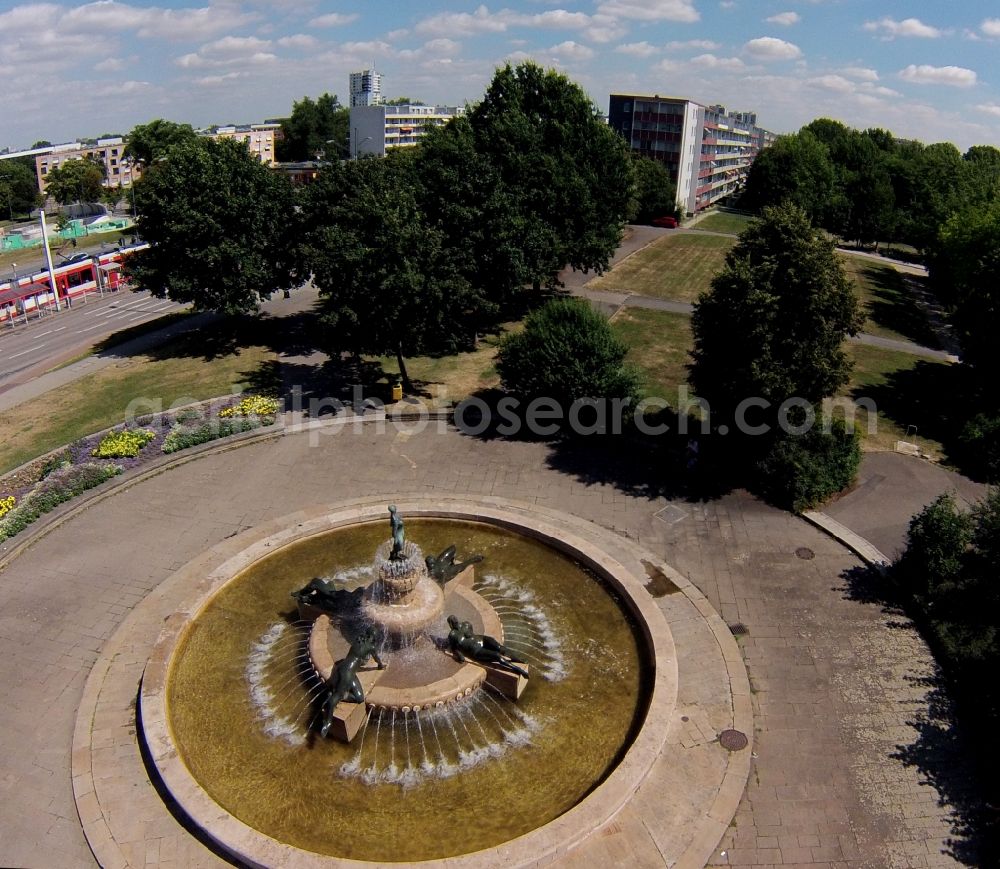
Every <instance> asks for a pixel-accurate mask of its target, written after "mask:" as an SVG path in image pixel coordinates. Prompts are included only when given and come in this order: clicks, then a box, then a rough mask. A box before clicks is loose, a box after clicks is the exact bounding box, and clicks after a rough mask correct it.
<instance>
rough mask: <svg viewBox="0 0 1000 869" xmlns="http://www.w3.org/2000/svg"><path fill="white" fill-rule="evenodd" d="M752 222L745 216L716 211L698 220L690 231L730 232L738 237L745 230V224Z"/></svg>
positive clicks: (750, 218)
mask: <svg viewBox="0 0 1000 869" xmlns="http://www.w3.org/2000/svg"><path fill="white" fill-rule="evenodd" d="M751 220H753V218H752V217H750V216H749V215H747V214H729V213H728V212H725V211H717V212H716V213H715V214H710V215H709V216H708V217H705V218H703V219H702V220H699V221H698V222H697V223H696V224H695V225H694V226H692V227H691V228H692V229H704V230H705V231H707V232H731V233H734V234H735V235H739V234H740V233H741V232H743V230H744V229H746V228H747V224H748V223H749V222H750V221H751Z"/></svg>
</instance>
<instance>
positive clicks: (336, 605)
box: [292, 506, 528, 742]
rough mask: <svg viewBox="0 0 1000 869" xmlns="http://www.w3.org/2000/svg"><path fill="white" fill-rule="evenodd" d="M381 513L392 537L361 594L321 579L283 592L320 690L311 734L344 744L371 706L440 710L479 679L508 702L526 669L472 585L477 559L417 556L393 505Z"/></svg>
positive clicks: (447, 553)
mask: <svg viewBox="0 0 1000 869" xmlns="http://www.w3.org/2000/svg"><path fill="white" fill-rule="evenodd" d="M389 514H390V517H391V520H390V521H391V527H392V537H391V539H389V540H387V541H385V542H383V543H382V544H381V545H380V546H379V548H378V550H377V551H376V553H375V563H374V569H373V571H372V573H373V575H374V577H375V580H374V581H373V582H372V583H371V584H369V585H367V586H362V587H361V588H360V589H358V590H357V591H360V592H361V594H360V595H358V594H357V593H355V594H351V595H338V594H337V589H336V587H335V586H332V585H331V584H330V583H328V582H326V581H324V580H322V579H313V580H312V581H311V582H310V583H309V585H307V586H306V587H305V588H303V589H300V590H299V591H296V592H293V593H292V597H294V598H295V599H296V601H297V602H298V608H299V616H300V619H301V620H302V621H304V622H309V621H312V626H311V628H309V641H308V644H307V647H308V653H309V654H308V659H309V662H310V663H311V665H312V667H313V670H314V671H315V673H316V676H317V677H318V679H319V680H320V681H321V682H322V683H323V685H324V686H325V687H324V689H323V691H322V692H321V694H322V697H323V699H322V707H323V714H322V724H321V725H320V732H321V734H322V735H323V736H324V737H326V736H332V737H333V738H335V739H338V740H340V741H341V742H351V741H352V740H353V739H354V738H355V737H356V736H357V734H358V732H359V731H360V730H361V728H362V726H363V725H364V724H365V723H366V722H367V721H368V720H369V716H370V715H371V714H372V712H373V711H377V712H379V713H380V714H381V713H382V712H383V711H388V712H390V713H391V714H392V715H396V714H402V715H403V716H406V715H409V714H410V713H411V712H412V713H414V715H416V714H418V713H420V712H421V711H422V710H429V709H441V708H443V707H444V706H445V705H446V704H449V703H458V702H461V701H463V700H466V699H467V698H469V697H470V696H471V695H472V694H473V693H474V692H476V691H478V690H479V689H480V688H481V687H482V686H483V685H484V684H485V685H487V686H489V687H491V688H492V689H494V691H495V692H496V693H497V694H499V695H502V696H503V697H507V698H509V699H511V700H517V699H518V698H519V697H520V696H521V694H522V693H523V691H524V689H525V687H526V686H527V683H528V665H527V664H526V663H525V661H524V659H523V658H522V657H519V655H518V653H517V652H515V651H512V650H510V649H508V648H507V647H506V646H504V645H503V642H502V639H503V624H502V622H501V620H500V617H499V616H498V614H497V612H496V611H495V609H494V608H493V606H491V604H490V603H489V602H488V601H487V600H486V599H485V598H484V597H483V596H482V595H480V594H479V593H478V592H476V591H475V590H474V585H475V573H474V570H475V568H474V566H473V565H474V564H477V563H479V562H480V561H482V556H475V557H473V558H471V559H469V560H468V561H467V562H465V563H462V562H459V563H458V564H456V563H455V556H456V551H457V550H456V547H455V546H454V545H451V546H449V547H448V548H447V549H445V550H444V552H442V553H441V555H440V556H437V557H434V556H428V558H427V559H424V557H423V553H422V552H421V551H420V548H419V547H418V546H417V545H416V544H415V543H413V542H412V541H409V540H406V539H405V533H404V531H403V519H402V517H401V516H400V514H399V512H398V511H397V509H396V507H395V506H390V507H389ZM431 569H433V570H434V572H435V576H433V577H432V576H431V573H430V570H431ZM446 611H447V612H448V613H449V615H448V617H447V620H446V621H447V628H444V629H442V627H441V623H442V621H443V614H444V612H446ZM497 637H500V639H497ZM380 652H381V654H380ZM526 654H527V653H526ZM370 658H371V659H373V660H374V662H375V665H376V666H375V668H373V667H372V666H371V665H370V664H369V663H368V660H369V659H370Z"/></svg>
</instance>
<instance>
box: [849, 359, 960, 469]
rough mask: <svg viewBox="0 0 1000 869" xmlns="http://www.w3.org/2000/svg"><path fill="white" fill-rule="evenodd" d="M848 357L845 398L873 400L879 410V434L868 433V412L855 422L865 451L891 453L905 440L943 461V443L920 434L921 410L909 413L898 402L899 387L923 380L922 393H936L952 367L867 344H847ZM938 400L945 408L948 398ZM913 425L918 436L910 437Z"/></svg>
mask: <svg viewBox="0 0 1000 869" xmlns="http://www.w3.org/2000/svg"><path fill="white" fill-rule="evenodd" d="M847 353H848V356H850V358H851V359H852V360H853V362H854V372H853V374H852V376H851V382H850V383H849V384H848V385H847V386H846V387H845V388H844V390H843V391H842V394H843V395H846V396H850V397H852V398H853V399H855V400H858V399H861V398H870V399H871V400H872V401H874V402H875V405H876V407H877V408H878V412H877V419H876V425H877V431H876V432H874V433H869V432H868V424H869V414H868V411H867V410H864V409H859V410H858V411H857V416H856V421H857V423H858V425H859V426H860V427H861V430H862V432H863V433H864V437H865V447H866V448H867V449H870V450H892V449H894V447H895V443H896V441H898V440H904V441H909V442H910V443H915V444H918V445H919V446H920V448H921V450H923V451H924V452H925V453H927V454H928V455H931V456H934V457H935V458H941V457H942V456H943V454H944V448H943V447H942V445H941V443H940V442H939V441H937V440H934V439H932V438H929V437H924V436H922V435H921V434H920V430H921V428H922V426H921V425H920V423H921V414H922V410H921V409H920V408H919V407H918V406H916V405H913V406H912V413H911V412H910V411H909V410H908V409H907V402H905V401H899V393H900V390H899V389H898V388H897V384H898V383H899V382H900V381H901V380H902V381H906V382H913V384H914V385H915V386H919V385H918V381H920V380H922V381H923V384H924V386H923V391H924V392H930V391H933V390H934V386H933V383H934V381H935V380H940V377H938V376H937V375H945V374H947V371H948V369H950V364H949V363H947V362H937V361H934V360H929V359H924V358H922V357H919V356H913V355H912V354H910V353H903V352H901V351H899V350H886V349H883V348H881V347H870V346H868V345H867V344H848V345H847ZM924 398H929V396H924ZM887 400H888V403H887ZM936 400H939V401H941V402H943V403H945V404H946V403H947V401H948V399H947V396H940V397H938V398H937V399H936ZM910 424H914V425H917V432H916V433H915V434H914V433H913V432H910V433H909V434H907V430H906V429H907V426H908V425H910Z"/></svg>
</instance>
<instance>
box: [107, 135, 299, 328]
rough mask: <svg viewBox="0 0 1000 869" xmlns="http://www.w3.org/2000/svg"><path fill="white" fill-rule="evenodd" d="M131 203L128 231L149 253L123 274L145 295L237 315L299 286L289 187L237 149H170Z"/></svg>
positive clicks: (227, 145)
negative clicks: (133, 222)
mask: <svg viewBox="0 0 1000 869" xmlns="http://www.w3.org/2000/svg"><path fill="white" fill-rule="evenodd" d="M135 195H136V206H137V211H138V224H137V229H138V232H139V234H140V235H141V236H142V237H143V238H144V239H145V240H146V241H148V242H149V244H150V246H149V248H148V249H145V250H142V251H139V252H137V253H135V254H133V255H131V256H130V257H129V258H128V259H127V260H126V262H125V270H126V272H127V273H128V274H129V276H130V278H131V279H132V280H134V281H135V282H136V283H137V284H138V285H139V286H142V287H145V288H147V289H148V290H150V292H151V293H152V294H153V295H154V296H158V297H159V298H166V297H168V296H169V298H171V299H172V300H174V301H176V302H191V303H192V304H193V305H194V307H195V308H196V309H198V310H217V311H224V312H226V313H236V312H246V311H255V310H257V308H258V305H259V303H260V300H261V299H265V298H268V297H270V295H271V293H272V292H274V291H276V290H281V289H287V288H290V287H292V286H295V285H296V284H298V283H299V282H300V279H299V274H298V270H297V268H296V259H295V242H296V239H297V235H298V226H297V218H296V212H295V202H294V196H293V192H292V189H291V186H290V185H289V184H288V182H287V181H286V180H285V178H284V177H283V176H280V175H277V174H275V173H274V172H272V171H271V170H270V169H268V168H267V167H266V166H264V165H262V164H261V163H260V162H259V161H258V160H257V158H256V157H254V156H252V155H251V154H250V152H249V151H248V150H247V149H246V147H245V146H244V145H243V144H242V143H240V142H235V141H232V140H220V141H215V140H211V139H200V138H199V139H195V140H193V141H189V142H186V143H183V144H178V145H174V146H172V147H171V148H170V149H169V150H168V151H167V152H166V155H165V156H164V157H163V158H161V159H158V161H157V162H156V164H155V165H153V166H152V167H151V168H150V169H149V171H147V172H146V173H145V174H144V175H143V177H142V179H141V180H139V181H137V182H136V184H135Z"/></svg>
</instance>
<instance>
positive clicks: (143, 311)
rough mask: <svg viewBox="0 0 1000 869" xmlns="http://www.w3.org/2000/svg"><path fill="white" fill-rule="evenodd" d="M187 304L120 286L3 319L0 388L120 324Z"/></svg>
mask: <svg viewBox="0 0 1000 869" xmlns="http://www.w3.org/2000/svg"><path fill="white" fill-rule="evenodd" d="M186 307H187V306H186V305H179V304H177V303H176V302H171V301H169V300H168V299H157V298H154V297H152V296H150V295H149V293H147V292H145V291H143V292H138V293H133V292H129V291H127V290H122V291H120V292H117V293H105V294H104V296H103V297H101V296H99V295H89V296H87V298H86V300H84V299H77V300H76V301H74V302H73V306H72V307H71V308H67V307H63V309H62V311H60V312H56V311H54V310H53V311H51V312H49V313H47V314H45V315H43V316H41V317H40V318H38V319H34V317H32V318H31V319H30V320H29V322H28V323H25V322H24V321H23V319H20V320H17V321H15V322H14V323H5V324H3V325H2V326H0V390H2V389H5V388H8V387H10V386H12V385H14V383H17V382H23V381H24V379H25V378H26V377H27V376H33V375H37V374H40V373H42V372H43V371H44V370H46V369H47V368H51V367H54V366H56V365H58V364H59V363H60V362H64V361H66V360H67V359H69V358H72V357H73V356H74V355H78V354H80V353H83V352H85V351H86V350H88V349H89V348H90V347H91V346H93V345H94V344H96V343H97V342H98V341H101V340H102V339H104V338H106V337H107V336H108V335H111V334H112V333H114V332H117V331H119V330H120V329H125V328H128V327H129V326H135V325H137V324H139V323H144V322H146V321H148V320H155V319H156V318H157V317H162V316H163V315H164V314H169V313H171V312H173V311H183V310H185V308H186ZM29 372H30V374H29ZM19 374H22V375H25V376H22V377H17V375H19Z"/></svg>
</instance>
